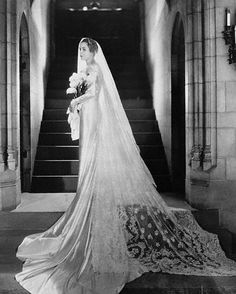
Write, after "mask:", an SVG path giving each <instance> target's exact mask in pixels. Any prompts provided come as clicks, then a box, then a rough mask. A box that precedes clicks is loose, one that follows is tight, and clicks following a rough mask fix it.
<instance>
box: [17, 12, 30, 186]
mask: <svg viewBox="0 0 236 294" xmlns="http://www.w3.org/2000/svg"><path fill="white" fill-rule="evenodd" d="M19 41H20V48H19V49H20V52H19V53H20V58H19V60H20V171H21V191H22V192H26V191H30V181H31V180H30V179H31V134H30V56H29V32H28V25H27V20H26V17H25V15H24V13H23V15H22V19H21V25H20V40H19Z"/></svg>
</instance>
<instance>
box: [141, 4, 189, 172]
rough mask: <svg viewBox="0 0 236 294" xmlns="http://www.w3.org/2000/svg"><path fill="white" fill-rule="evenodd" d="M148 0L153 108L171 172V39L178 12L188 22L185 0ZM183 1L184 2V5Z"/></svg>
mask: <svg viewBox="0 0 236 294" xmlns="http://www.w3.org/2000/svg"><path fill="white" fill-rule="evenodd" d="M171 2H173V3H172V4H171V6H170V3H168V2H167V1H165V0H160V1H155V0H149V1H145V2H144V3H145V28H146V30H145V33H146V34H145V35H146V36H145V38H146V64H147V71H148V75H149V80H150V84H151V88H152V96H153V105H154V109H155V113H156V117H157V120H158V124H159V127H160V131H161V136H162V140H163V144H164V147H165V153H166V157H167V161H168V165H169V168H170V172H171V40H172V31H173V26H174V22H175V18H176V15H177V12H179V13H180V15H181V17H182V20H183V21H185V17H184V15H185V6H184V3H185V1H179V2H178V1H171ZM181 2H183V3H181Z"/></svg>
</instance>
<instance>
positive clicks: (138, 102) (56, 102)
mask: <svg viewBox="0 0 236 294" xmlns="http://www.w3.org/2000/svg"><path fill="white" fill-rule="evenodd" d="M121 102H122V104H123V107H124V108H125V109H130V108H132V109H138V108H152V100H151V99H127V100H122V101H121ZM69 104H70V98H69V97H66V94H65V92H64V99H57V97H55V98H49V97H47V98H46V100H45V108H46V109H58V108H60V109H65V110H66V109H67V107H68V106H69Z"/></svg>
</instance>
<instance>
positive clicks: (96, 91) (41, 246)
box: [16, 38, 236, 294]
mask: <svg viewBox="0 0 236 294" xmlns="http://www.w3.org/2000/svg"><path fill="white" fill-rule="evenodd" d="M81 71H82V72H83V74H84V73H85V75H86V78H85V80H86V91H85V93H84V94H83V95H81V96H79V97H78V98H76V99H73V100H72V102H71V105H70V109H71V110H72V112H73V111H74V110H75V109H77V107H79V109H80V133H79V134H77V137H78V136H79V137H80V167H79V181H78V188H77V193H76V196H75V198H74V200H73V201H72V203H71V205H70V207H69V208H68V210H67V211H66V212H65V214H64V215H63V216H62V217H61V218H60V219H59V220H58V221H57V222H56V224H54V225H53V226H52V227H51V228H49V229H48V230H47V231H46V232H44V233H40V234H34V235H30V236H28V237H26V238H25V239H24V241H23V243H22V244H21V245H20V246H19V248H18V252H17V257H18V258H20V259H21V260H23V261H25V263H24V265H23V271H22V272H21V273H19V274H17V275H16V279H17V281H18V282H19V283H20V284H21V285H22V286H23V287H24V288H25V289H27V290H28V291H30V292H31V293H35V294H36V293H37V294H45V293H48V294H49V293H50V294H59V293H60V294H61V293H66V294H72V293H76V294H79V293H81V294H96V293H99V294H115V293H119V292H120V291H121V289H122V288H123V286H124V285H125V283H127V282H129V281H131V280H133V279H135V278H137V277H139V276H140V275H142V274H143V273H144V272H148V271H153V272H166V273H173V274H186V275H189V274H191V275H236V265H235V262H233V261H231V260H229V259H227V258H226V257H225V255H224V253H223V251H222V250H221V248H220V246H219V242H218V239H217V237H216V236H215V235H213V234H209V233H207V232H205V231H203V230H202V229H201V228H200V227H199V226H198V225H197V224H196V222H195V221H194V219H193V217H192V216H191V214H189V215H187V214H180V215H179V216H176V215H174V213H173V212H171V211H170V210H169V209H168V207H167V206H166V204H165V203H164V202H163V200H162V199H161V197H160V195H159V194H158V192H157V191H156V188H155V186H154V181H153V178H152V176H151V174H150V172H149V170H148V169H147V167H146V166H145V164H144V162H143V160H142V159H141V157H140V154H139V149H138V147H137V145H136V143H135V140H134V137H133V134H132V131H131V128H130V125H129V123H128V120H127V117H126V115H125V112H124V109H123V107H122V104H121V101H120V98H119V94H118V92H117V88H116V85H115V83H114V80H113V77H112V75H111V72H110V70H109V67H108V65H107V63H106V60H105V57H104V55H103V53H102V50H101V48H100V46H99V44H98V43H97V42H96V41H94V40H92V39H88V38H84V39H82V40H81V41H80V43H79V54H78V72H81ZM74 135H76V134H74Z"/></svg>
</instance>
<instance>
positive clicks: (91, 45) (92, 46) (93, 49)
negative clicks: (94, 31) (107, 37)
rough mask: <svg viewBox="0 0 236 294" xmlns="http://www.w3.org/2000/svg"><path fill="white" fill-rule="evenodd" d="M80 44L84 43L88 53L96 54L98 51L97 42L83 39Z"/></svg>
mask: <svg viewBox="0 0 236 294" xmlns="http://www.w3.org/2000/svg"><path fill="white" fill-rule="evenodd" d="M82 43H86V44H87V45H88V47H89V51H90V52H92V53H96V52H97V51H98V45H97V42H96V41H95V40H93V39H90V38H84V39H83V40H82Z"/></svg>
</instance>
